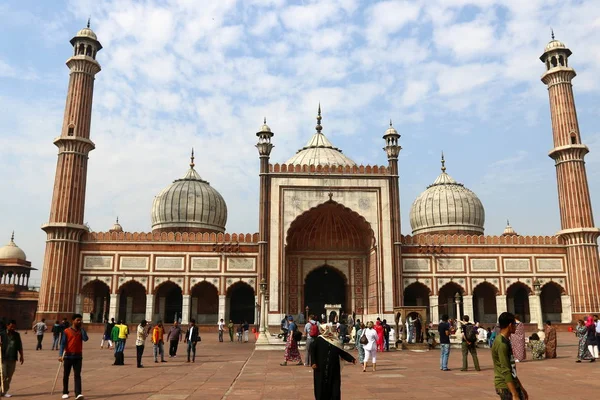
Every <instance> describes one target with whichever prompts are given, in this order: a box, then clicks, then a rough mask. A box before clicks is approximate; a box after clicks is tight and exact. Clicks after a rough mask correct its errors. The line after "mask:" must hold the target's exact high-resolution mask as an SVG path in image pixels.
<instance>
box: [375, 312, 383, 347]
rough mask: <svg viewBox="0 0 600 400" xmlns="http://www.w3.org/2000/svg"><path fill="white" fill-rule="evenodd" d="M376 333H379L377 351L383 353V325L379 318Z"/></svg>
mask: <svg viewBox="0 0 600 400" xmlns="http://www.w3.org/2000/svg"><path fill="white" fill-rule="evenodd" d="M375 332H377V351H383V325H381V321H380V320H379V318H377V322H376V323H375Z"/></svg>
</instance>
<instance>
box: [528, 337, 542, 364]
mask: <svg viewBox="0 0 600 400" xmlns="http://www.w3.org/2000/svg"><path fill="white" fill-rule="evenodd" d="M527 346H528V347H529V348H530V349H531V355H532V358H533V359H534V360H543V359H544V356H545V354H546V345H545V344H544V342H543V341H542V340H540V337H539V336H538V334H537V333H534V334H533V335H531V336H530V337H529V343H527Z"/></svg>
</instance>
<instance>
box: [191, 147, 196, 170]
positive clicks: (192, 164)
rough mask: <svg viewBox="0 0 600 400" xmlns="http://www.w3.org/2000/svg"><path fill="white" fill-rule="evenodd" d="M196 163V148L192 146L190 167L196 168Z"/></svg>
mask: <svg viewBox="0 0 600 400" xmlns="http://www.w3.org/2000/svg"><path fill="white" fill-rule="evenodd" d="M195 166H196V164H194V148H193V147H192V156H191V157H190V168H192V169H194V167H195Z"/></svg>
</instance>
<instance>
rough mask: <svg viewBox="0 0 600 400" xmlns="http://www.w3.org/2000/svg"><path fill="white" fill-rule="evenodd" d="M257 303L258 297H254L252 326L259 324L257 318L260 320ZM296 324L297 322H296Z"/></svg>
mask: <svg viewBox="0 0 600 400" xmlns="http://www.w3.org/2000/svg"><path fill="white" fill-rule="evenodd" d="M258 301H259V296H254V324H258V323H259V320H258V319H259V318H260V306H259V304H258ZM296 323H298V322H296Z"/></svg>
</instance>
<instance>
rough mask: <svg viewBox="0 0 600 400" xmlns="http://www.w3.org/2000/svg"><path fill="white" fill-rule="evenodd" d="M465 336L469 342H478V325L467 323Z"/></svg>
mask: <svg viewBox="0 0 600 400" xmlns="http://www.w3.org/2000/svg"><path fill="white" fill-rule="evenodd" d="M465 338H466V339H467V342H469V343H477V327H476V326H475V325H473V324H467V325H465Z"/></svg>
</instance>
